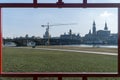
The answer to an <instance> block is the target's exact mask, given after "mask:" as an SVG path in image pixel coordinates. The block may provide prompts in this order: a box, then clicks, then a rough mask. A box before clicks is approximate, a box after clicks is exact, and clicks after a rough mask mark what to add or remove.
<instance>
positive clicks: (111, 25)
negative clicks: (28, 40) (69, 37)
mask: <svg viewBox="0 0 120 80" xmlns="http://www.w3.org/2000/svg"><path fill="white" fill-rule="evenodd" d="M40 1H41V2H56V1H57V0H39V2H40ZM63 1H64V2H70V3H72V2H73V3H75V2H82V0H63ZM0 2H1V3H2V2H30V3H31V2H32V0H0ZM88 2H89V3H93V2H95V3H97V2H106V3H109V2H112V3H113V2H115V3H117V2H120V0H88ZM2 11H3V12H2V15H3V17H2V20H3V21H2V23H3V36H4V37H17V36H25V35H26V34H28V35H29V36H39V37H43V34H44V33H45V28H43V27H41V25H44V24H45V25H46V24H47V23H48V22H49V24H51V25H54V24H71V23H77V24H75V25H65V26H53V27H50V34H51V36H54V37H55V36H59V35H60V34H64V33H65V32H66V33H67V32H68V31H69V29H72V32H73V33H76V34H77V33H80V35H81V36H84V35H85V34H87V33H88V32H89V30H90V29H92V24H93V21H94V20H95V22H96V28H97V30H103V29H104V26H105V21H106V22H107V24H108V29H109V30H110V31H111V32H112V33H117V24H118V23H117V19H118V18H117V15H118V14H117V12H118V11H117V8H112V9H111V8H104V9H102V8H93V9H92V8H79V9H78V8H76V9H75V8H74V9H72V8H69V9H66V8H60V9H59V8H54V9H53V8H29V9H28V8H24V9H21V8H3V9H2Z"/></svg>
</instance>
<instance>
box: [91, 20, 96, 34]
mask: <svg viewBox="0 0 120 80" xmlns="http://www.w3.org/2000/svg"><path fill="white" fill-rule="evenodd" d="M92 31H93V32H92V34H93V35H96V24H95V21H93V29H92Z"/></svg>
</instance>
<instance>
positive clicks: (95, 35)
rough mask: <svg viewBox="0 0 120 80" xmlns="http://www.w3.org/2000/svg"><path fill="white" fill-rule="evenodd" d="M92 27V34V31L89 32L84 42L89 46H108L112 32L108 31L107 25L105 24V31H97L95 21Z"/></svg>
mask: <svg viewBox="0 0 120 80" xmlns="http://www.w3.org/2000/svg"><path fill="white" fill-rule="evenodd" d="M92 26H93V27H92V32H91V30H89V33H88V34H86V35H85V37H84V38H83V42H84V43H87V44H107V43H108V40H109V39H110V36H111V33H110V30H108V26H107V23H106V22H105V26H104V29H103V30H98V31H96V23H95V21H93V25H92Z"/></svg>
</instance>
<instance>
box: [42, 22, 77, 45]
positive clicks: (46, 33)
mask: <svg viewBox="0 0 120 80" xmlns="http://www.w3.org/2000/svg"><path fill="white" fill-rule="evenodd" d="M76 24H77V23H70V24H54V25H50V24H49V23H47V25H41V27H46V32H45V35H44V36H43V37H44V38H45V39H48V40H47V45H50V33H49V29H50V27H52V26H64V25H76Z"/></svg>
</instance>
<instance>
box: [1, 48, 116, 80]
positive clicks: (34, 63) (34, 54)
mask: <svg viewBox="0 0 120 80" xmlns="http://www.w3.org/2000/svg"><path fill="white" fill-rule="evenodd" d="M3 71H4V72H116V71H117V56H110V55H99V54H84V53H82V54H81V53H75V52H62V51H47V50H38V49H23V48H5V47H4V48H3ZM12 80H14V79H12ZM15 80H16V79H15ZM67 80H69V79H67ZM72 80H73V79H72ZM75 80H78V79H75ZM90 80H109V79H90ZM110 80H114V79H110ZM115 80H116V79H115Z"/></svg>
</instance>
